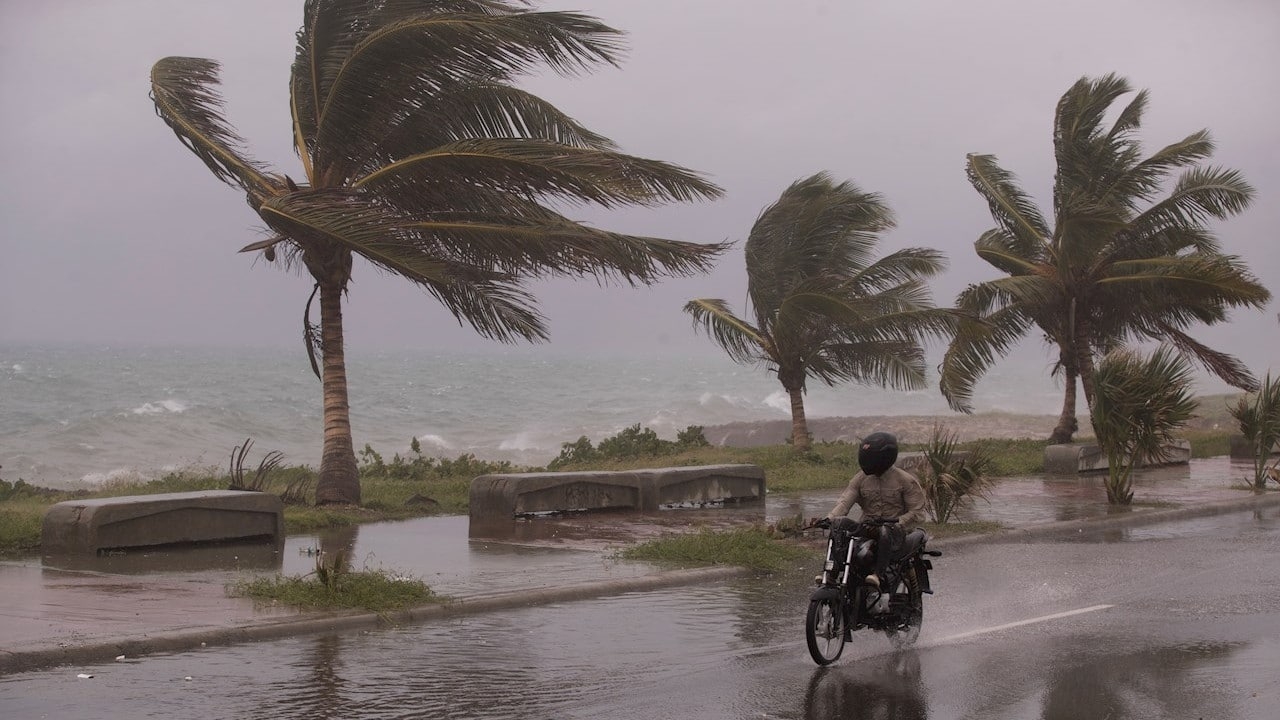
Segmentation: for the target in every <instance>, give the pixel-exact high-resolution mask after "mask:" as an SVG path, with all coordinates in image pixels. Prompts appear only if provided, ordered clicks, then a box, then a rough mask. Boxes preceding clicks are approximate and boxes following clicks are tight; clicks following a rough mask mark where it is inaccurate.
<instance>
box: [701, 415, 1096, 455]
mask: <svg viewBox="0 0 1280 720" xmlns="http://www.w3.org/2000/svg"><path fill="white" fill-rule="evenodd" d="M1057 421H1058V418H1057V416H1056V415H1018V414H1013V413H980V414H974V415H960V414H957V415H948V416H940V415H871V416H866V417H819V418H809V432H810V433H812V435H813V439H814V440H816V441H818V442H834V441H843V442H857V441H858V440H859V439H860V438H862V437H863V436H865V435H869V434H871V433H873V432H876V431H886V432H891V433H893V434H895V435H897V436H898V440H899V442H903V443H922V442H928V440H929V438H930V437H931V436H932V435H933V428H934V425H941V426H942V427H943V428H944V429H946V430H948V431H950V432H954V433H956V434H958V435H959V437H960V440H962V441H966V440H978V439H981V438H1009V439H1017V438H1038V439H1043V438H1047V437H1049V433H1050V432H1051V431H1052V430H1053V426H1054V425H1055V424H1056V423H1057ZM1079 421H1080V427H1081V428H1084V429H1087V428H1088V427H1089V420H1088V418H1087V417H1081V418H1080V419H1079ZM702 433H703V435H705V436H706V438H707V440H708V441H709V442H710V443H711V444H712V445H727V446H730V447H755V446H758V445H778V444H782V443H785V442H786V441H787V440H788V438H790V436H791V421H790V420H762V421H756V422H737V423H729V424H726V425H712V426H709V427H705V428H703V430H702Z"/></svg>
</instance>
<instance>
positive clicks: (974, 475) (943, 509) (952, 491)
mask: <svg viewBox="0 0 1280 720" xmlns="http://www.w3.org/2000/svg"><path fill="white" fill-rule="evenodd" d="M959 446H960V441H959V435H958V434H956V433H954V432H950V431H948V430H946V429H944V428H943V427H942V426H940V425H935V426H934V427H933V435H932V436H931V437H930V439H929V444H928V445H926V446H925V448H924V451H923V452H924V458H925V465H924V468H923V469H922V470H921V472H920V485H921V486H922V487H923V488H924V497H925V510H926V511H927V512H928V513H929V517H930V519H932V520H933V522H935V523H946V522H949V521H950V520H951V516H952V514H953V513H955V511H956V510H957V509H958V508H960V507H961V506H963V505H965V504H968V503H972V502H973V501H974V500H975V499H978V498H982V499H986V498H987V494H988V492H990V490H991V487H992V485H994V484H995V480H994V477H993V476H992V470H993V469H994V466H995V454H994V453H993V452H992V451H991V449H990V447H988V446H987V445H985V444H983V443H975V444H973V445H971V446H970V448H969V449H968V450H966V451H963V452H961V451H960V450H959Z"/></svg>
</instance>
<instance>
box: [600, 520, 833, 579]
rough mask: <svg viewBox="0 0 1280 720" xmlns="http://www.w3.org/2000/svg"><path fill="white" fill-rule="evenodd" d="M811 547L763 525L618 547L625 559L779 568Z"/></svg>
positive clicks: (807, 553)
mask: <svg viewBox="0 0 1280 720" xmlns="http://www.w3.org/2000/svg"><path fill="white" fill-rule="evenodd" d="M812 554H813V553H812V550H810V549H807V548H804V547H801V546H798V545H795V544H792V543H787V542H779V541H777V540H775V539H774V538H773V536H772V535H770V533H769V532H768V531H766V530H764V529H763V528H758V527H753V528H739V529H736V530H724V531H712V530H707V529H703V530H701V531H699V532H696V533H686V534H677V535H668V536H665V537H661V538H658V539H657V540H650V541H648V542H644V543H641V544H639V545H633V546H631V547H629V548H626V549H624V550H621V551H619V553H618V557H620V558H623V559H625V560H647V561H650V562H661V563H670V564H674V565H681V566H704V565H737V566H741V567H747V568H751V569H753V570H781V569H783V568H786V567H788V566H790V565H792V564H794V563H796V562H797V561H802V560H808V559H810V557H811V556H812Z"/></svg>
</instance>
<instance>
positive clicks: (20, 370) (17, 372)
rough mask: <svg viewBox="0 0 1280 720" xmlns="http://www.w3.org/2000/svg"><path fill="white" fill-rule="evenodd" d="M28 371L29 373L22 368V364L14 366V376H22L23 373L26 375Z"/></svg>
mask: <svg viewBox="0 0 1280 720" xmlns="http://www.w3.org/2000/svg"><path fill="white" fill-rule="evenodd" d="M26 371H27V369H26V368H24V367H22V364H21V363H14V364H13V374H14V375H21V374H22V373H24V372H26Z"/></svg>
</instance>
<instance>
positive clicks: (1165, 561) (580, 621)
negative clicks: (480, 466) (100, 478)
mask: <svg viewBox="0 0 1280 720" xmlns="http://www.w3.org/2000/svg"><path fill="white" fill-rule="evenodd" d="M1278 515H1280V513H1278V512H1277V511H1274V510H1272V511H1267V512H1265V513H1258V514H1251V513H1246V514H1236V515H1230V516H1221V517H1218V518H1213V519H1199V520H1196V521H1194V522H1189V523H1188V524H1185V525H1170V526H1164V527H1163V529H1161V530H1160V531H1159V532H1156V530H1157V528H1144V529H1143V532H1142V533H1135V534H1134V535H1133V536H1130V537H1122V538H1093V539H1092V540H1090V539H1082V540H1081V541H1076V542H1067V543H1039V544H1026V545H1019V544H1000V545H981V546H978V545H974V546H968V547H963V548H955V549H954V550H953V551H951V552H947V554H946V555H944V557H942V558H940V559H939V561H938V562H937V572H936V574H935V580H934V586H935V588H936V589H937V590H938V595H936V596H934V597H932V598H929V602H928V603H927V605H926V620H925V631H924V633H923V634H922V636H921V643H920V645H919V647H918V648H917V649H916V650H914V651H910V652H905V653H893V652H892V651H891V650H890V647H889V644H888V642H887V640H885V638H883V637H880V636H875V635H869V634H865V633H862V632H859V633H858V634H856V635H855V636H854V642H853V644H852V645H851V646H850V647H849V648H848V649H847V650H846V653H845V656H844V657H843V658H842V659H841V660H840V661H839V662H838V663H837V664H836V665H834V666H832V667H830V668H826V669H818V668H816V667H815V666H814V665H813V664H812V662H811V661H810V660H809V659H808V655H807V653H806V651H805V648H804V640H803V636H802V630H801V628H802V619H803V611H804V607H805V603H806V601H807V596H808V591H809V588H808V586H807V579H808V578H811V577H812V571H811V570H812V569H811V568H806V567H797V568H794V569H793V570H791V571H789V572H787V573H782V574H779V575H775V576H772V577H768V578H752V579H742V580H734V581H728V582H721V583H716V584H712V585H708V586H703V587H685V588H676V589H670V590H662V591H655V592H646V593H633V594H628V595H623V596H619V597H612V598H607V599H599V600H590V601H582V602H573V603H562V604H557V605H552V606H545V607H537V608H529V609H524V610H519V611H512V612H505V613H494V614H489V615H482V616H473V617H465V618H456V619H451V620H448V621H441V622H432V623H424V624H422V625H417V626H411V627H403V628H396V629H389V630H380V631H375V632H366V633H359V634H349V635H342V636H324V637H303V638H296V639H291V640H287V641H279V642H271V643H260V644H252V645H243V646H239V647H231V648H217V649H209V650H204V651H197V652H189V653H182V654H175V655H169V656H156V657H149V658H144V659H141V660H138V661H131V660H128V659H126V660H125V661H123V662H117V663H112V664H106V665H101V666H97V667H91V668H56V669H52V670H47V671H41V672H34V673H26V674H21V675H15V676H10V677H5V678H0V715H2V716H3V717H6V718H9V717H12V718H27V717H57V718H80V717H103V716H112V715H118V716H127V717H165V718H172V717H200V718H241V717H281V718H411V717H412V718H427V717H450V718H548V719H550V718H601V717H603V718H611V719H621V718H686V717H687V718H699V719H700V720H703V719H711V720H714V719H717V718H734V719H737V718H806V719H808V720H818V719H822V720H834V719H835V718H842V719H847V718H867V719H870V718H901V719H907V720H910V719H913V718H933V719H934V720H937V719H939V718H971V717H972V718H996V719H1004V718H1007V719H1009V720H1013V719H1022V718H1044V719H1045V720H1065V719H1066V718H1104V717H1110V718H1161V717H1190V718H1197V717H1204V718H1241V719H1243V720H1252V719H1255V718H1256V719H1258V720H1261V719H1262V718H1272V717H1274V716H1275V714H1274V709H1275V708H1276V707H1280V687H1277V684H1276V678H1277V676H1278V674H1280V637H1277V633H1276V628H1277V627H1280V606H1278V605H1277V603H1276V601H1275V598H1276V597H1280V521H1278V520H1277V516H1278ZM939 547H941V548H942V549H944V550H945V549H946V548H945V544H943V543H939ZM1098 605H1110V606H1111V607H1108V608H1094V606H1098ZM1081 609H1090V610H1091V611H1089V612H1080V613H1077V614H1072V615H1068V614H1066V613H1068V612H1070V611H1074V610H1081ZM1051 616H1052V617H1051ZM1028 619H1035V620H1037V622H1034V623H1030V624H1019V622H1020V621H1025V620H1028ZM82 672H83V673H86V674H92V675H94V677H93V678H90V679H79V678H77V677H76V675H77V673H82ZM187 677H190V680H187V679H185V678H187Z"/></svg>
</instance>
